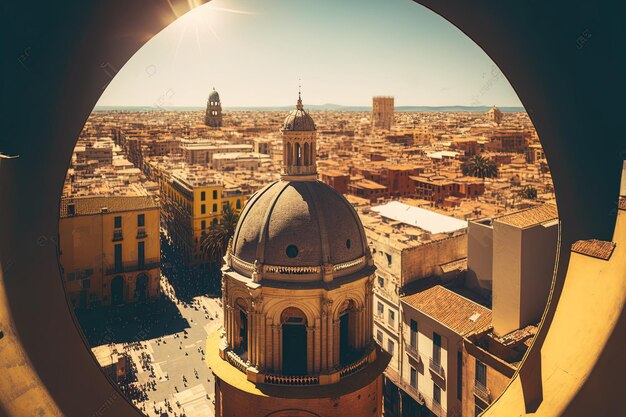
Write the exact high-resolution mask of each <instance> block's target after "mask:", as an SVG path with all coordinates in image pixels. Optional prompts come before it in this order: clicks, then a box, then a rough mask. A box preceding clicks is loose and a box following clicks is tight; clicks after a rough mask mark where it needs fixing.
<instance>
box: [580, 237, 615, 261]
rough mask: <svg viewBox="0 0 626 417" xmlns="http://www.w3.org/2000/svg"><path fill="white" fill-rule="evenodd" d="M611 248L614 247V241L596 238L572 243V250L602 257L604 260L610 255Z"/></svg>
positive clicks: (611, 252)
mask: <svg viewBox="0 0 626 417" xmlns="http://www.w3.org/2000/svg"><path fill="white" fill-rule="evenodd" d="M613 249H615V243H613V242H607V241H604V240H597V239H590V240H579V241H577V242H574V244H573V245H572V252H576V253H580V254H582V255H587V256H592V257H594V258H599V259H604V260H605V261H606V260H608V259H609V258H610V257H611V254H613Z"/></svg>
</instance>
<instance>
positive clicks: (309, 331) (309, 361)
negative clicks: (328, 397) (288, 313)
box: [306, 326, 315, 375]
mask: <svg viewBox="0 0 626 417" xmlns="http://www.w3.org/2000/svg"><path fill="white" fill-rule="evenodd" d="M313 335H314V328H313V327H312V326H306V371H307V374H309V375H310V374H312V373H313V363H314V360H313V355H314V354H315V352H314V346H315V345H314V343H313Z"/></svg>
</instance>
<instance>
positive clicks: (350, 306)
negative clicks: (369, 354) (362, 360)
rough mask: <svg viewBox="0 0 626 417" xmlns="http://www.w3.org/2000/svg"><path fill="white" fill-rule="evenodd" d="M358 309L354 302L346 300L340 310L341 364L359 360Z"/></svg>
mask: <svg viewBox="0 0 626 417" xmlns="http://www.w3.org/2000/svg"><path fill="white" fill-rule="evenodd" d="M356 323H357V309H356V303H355V302H354V301H353V300H346V301H345V302H344V303H343V305H342V306H341V307H340V309H339V362H340V363H341V365H348V364H350V363H352V362H354V361H356V360H357V359H358V356H359V352H358V350H357V346H358V343H357V329H356Z"/></svg>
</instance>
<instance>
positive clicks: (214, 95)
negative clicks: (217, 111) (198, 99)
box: [209, 88, 220, 101]
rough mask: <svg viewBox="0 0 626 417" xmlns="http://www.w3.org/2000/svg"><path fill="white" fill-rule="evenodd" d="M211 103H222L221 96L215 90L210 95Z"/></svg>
mask: <svg viewBox="0 0 626 417" xmlns="http://www.w3.org/2000/svg"><path fill="white" fill-rule="evenodd" d="M209 101H220V95H219V94H218V93H217V91H215V88H214V89H213V91H211V94H209Z"/></svg>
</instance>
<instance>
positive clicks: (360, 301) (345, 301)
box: [333, 293, 365, 320]
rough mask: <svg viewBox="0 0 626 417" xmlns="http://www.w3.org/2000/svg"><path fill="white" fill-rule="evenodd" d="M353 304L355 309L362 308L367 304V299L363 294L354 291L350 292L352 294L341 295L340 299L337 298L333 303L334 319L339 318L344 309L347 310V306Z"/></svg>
mask: <svg viewBox="0 0 626 417" xmlns="http://www.w3.org/2000/svg"><path fill="white" fill-rule="evenodd" d="M349 305H353V306H354V309H355V310H360V309H361V308H363V307H364V306H365V299H364V298H363V294H361V293H354V294H350V296H344V297H341V298H340V299H338V300H335V302H334V303H333V320H338V319H339V316H340V315H341V313H342V311H345V307H346V306H349Z"/></svg>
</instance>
